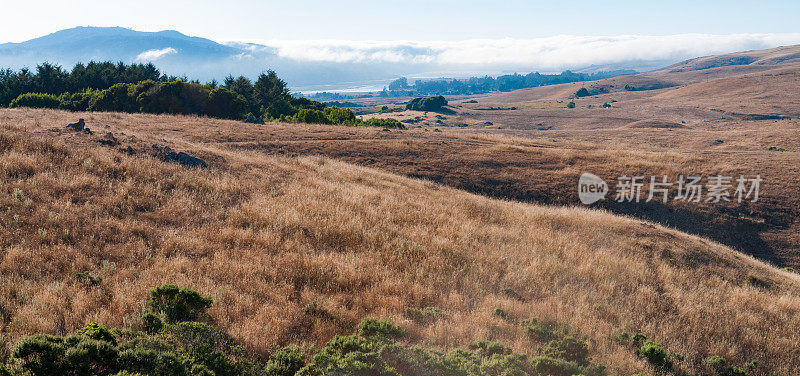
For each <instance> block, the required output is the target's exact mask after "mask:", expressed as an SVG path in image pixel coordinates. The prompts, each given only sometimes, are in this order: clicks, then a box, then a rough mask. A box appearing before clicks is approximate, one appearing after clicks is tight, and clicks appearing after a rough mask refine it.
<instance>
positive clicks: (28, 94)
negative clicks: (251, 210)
mask: <svg viewBox="0 0 800 376" xmlns="http://www.w3.org/2000/svg"><path fill="white" fill-rule="evenodd" d="M0 106H2V107H31V108H58V109H64V110H71V111H113V112H130V113H136V112H144V113H154V114H185V115H204V116H210V117H216V118H223V119H234V120H242V119H246V118H250V119H264V120H267V121H296V122H305V123H324V124H347V125H375V126H384V127H396V128H400V127H402V124H400V123H399V122H398V124H385V123H386V122H383V123H381V124H377V123H375V122H370V121H366V122H362V121H361V120H360V119H357V118H356V117H355V115H354V114H353V112H352V111H350V110H347V109H340V108H332V107H327V106H326V105H325V104H323V103H320V102H316V101H312V100H309V99H307V98H296V97H292V96H291V95H290V94H289V89H288V87H287V86H286V82H284V81H283V80H282V79H280V78H279V77H278V76H277V74H275V72H273V71H267V72H266V73H263V74H261V75H260V76H259V77H258V78H257V80H256V81H255V82H251V81H250V79H248V78H246V77H243V76H240V77H237V78H234V77H232V76H229V77H227V78H226V79H225V81H224V82H223V83H222V84H219V83H218V82H216V81H212V82H210V83H206V84H201V83H200V82H198V81H188V80H187V79H186V78H178V77H174V76H166V75H163V74H161V72H159V70H158V69H157V68H156V67H155V66H153V65H152V64H132V65H126V64H124V63H117V64H114V63H110V62H102V63H96V62H91V63H89V64H86V65H84V64H77V65H75V67H74V68H73V69H72V70H71V71H69V72H68V71H65V70H63V69H62V68H61V67H60V66H57V65H53V64H48V63H44V64H41V65H39V66H37V67H36V70H35V72H32V71H30V70H28V69H22V70H20V71H14V70H11V69H6V70H0ZM373 123H375V124H373Z"/></svg>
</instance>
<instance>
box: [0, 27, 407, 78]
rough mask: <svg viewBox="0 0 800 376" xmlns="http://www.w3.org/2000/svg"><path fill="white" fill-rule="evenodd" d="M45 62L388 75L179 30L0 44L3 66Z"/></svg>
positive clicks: (93, 31)
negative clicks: (101, 62) (196, 35)
mask: <svg viewBox="0 0 800 376" xmlns="http://www.w3.org/2000/svg"><path fill="white" fill-rule="evenodd" d="M44 61H47V62H51V63H55V64H59V65H62V66H63V67H64V68H71V67H72V66H73V65H74V64H76V63H78V62H84V63H86V62H89V61H122V62H125V63H135V62H152V63H154V64H155V65H156V66H158V67H159V68H160V69H161V70H162V71H163V72H165V73H167V74H171V75H178V76H183V75H186V76H187V77H188V78H190V79H199V80H204V81H205V80H211V79H217V80H221V79H222V78H224V77H225V76H227V75H228V74H233V75H246V76H250V77H252V76H255V75H257V74H259V73H261V72H263V71H266V70H268V69H273V70H276V71H278V73H279V75H280V76H281V77H283V78H284V79H286V80H287V81H289V83H290V84H291V85H295V86H297V85H319V84H331V83H341V82H359V81H364V80H375V79H386V78H391V77H393V76H394V74H393V73H390V72H389V71H387V70H385V69H382V67H379V66H366V64H335V63H327V62H308V61H299V60H292V59H287V58H282V57H280V56H278V54H277V51H276V50H275V49H274V48H270V47H267V46H263V45H258V44H250V43H231V44H229V45H225V44H220V43H217V42H214V41H212V40H209V39H205V38H198V37H190V36H186V35H184V34H182V33H180V32H178V31H174V30H167V31H159V32H142V31H135V30H131V29H126V28H121V27H76V28H72V29H67V30H62V31H58V32H55V33H53V34H49V35H46V36H43V37H40V38H36V39H31V40H29V41H25V42H22V43H5V44H0V67H4V68H5V67H10V68H14V69H19V68H22V67H34V66H36V65H37V64H39V63H42V62H44Z"/></svg>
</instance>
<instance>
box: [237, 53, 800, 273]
mask: <svg viewBox="0 0 800 376" xmlns="http://www.w3.org/2000/svg"><path fill="white" fill-rule="evenodd" d="M798 54H800V47H799V46H790V47H782V48H778V49H772V50H764V51H750V52H745V53H738V54H732V55H723V56H715V57H705V58H699V59H695V60H690V61H687V62H685V63H681V64H678V65H676V66H673V67H668V68H665V69H661V70H657V71H653V72H647V73H641V74H637V75H631V76H618V77H613V78H609V79H604V80H599V81H594V82H586V83H579V84H565V85H556V86H549V87H540V88H533V89H526V90H518V91H515V92H510V93H502V94H497V95H491V96H486V97H483V98H476V99H472V100H469V101H452V102H451V103H450V104H451V105H452V109H453V111H454V113H452V114H449V113H448V114H445V113H433V112H428V113H422V112H412V111H408V112H395V113H384V114H378V115H372V116H380V117H393V118H397V119H399V120H400V121H403V122H405V123H406V124H407V125H408V126H409V127H410V128H419V130H422V131H423V132H425V130H427V131H428V132H426V134H427V133H431V134H435V135H437V136H438V137H439V139H440V141H444V143H441V142H440V143H439V144H437V143H435V142H427V141H425V142H417V140H420V138H419V137H418V136H417V135H414V136H410V135H408V136H397V137H398V138H400V139H404V140H405V139H412V140H414V143H413V146H411V144H409V145H403V144H401V143H395V144H389V143H388V142H387V143H383V144H381V147H376V146H375V145H374V144H372V145H370V144H367V143H365V142H357V141H356V140H355V139H352V138H350V139H347V140H336V144H337V145H335V146H333V145H331V144H330V143H325V144H322V143H317V144H314V143H311V142H310V141H304V142H302V143H298V142H297V140H296V138H294V137H291V136H283V137H281V136H279V137H277V140H270V141H268V142H253V141H250V146H251V147H258V148H261V150H265V151H276V150H278V151H287V150H288V151H291V152H294V153H298V154H304V152H303V150H306V149H310V150H311V152H312V153H322V154H324V155H327V156H331V157H335V158H340V159H343V160H346V161H349V162H353V163H359V164H364V165H369V166H375V167H380V168H383V169H386V170H389V171H393V172H397V173H402V174H405V175H409V176H416V177H424V178H427V179H431V180H434V181H439V182H442V183H444V184H447V185H450V186H454V187H458V188H461V189H465V190H468V191H471V192H475V193H480V194H485V195H490V196H493V197H500V198H510V199H514V200H522V201H528V202H536V203H543V204H557V205H569V204H578V203H579V201H578V199H577V195H576V194H575V181H576V180H577V179H578V176H580V174H581V173H583V172H592V173H595V174H597V175H599V176H601V177H603V178H604V179H606V181H614V180H616V178H617V177H620V176H623V175H625V176H644V177H645V180H647V179H649V177H651V176H658V177H660V176H663V175H667V176H668V179H669V181H672V182H674V181H676V180H677V178H678V176H679V175H691V174H698V175H702V176H705V177H709V176H715V175H718V174H720V175H723V176H739V175H745V176H755V175H760V176H761V177H763V178H764V182H763V184H762V186H761V188H762V189H761V196H760V197H761V199H760V200H759V202H757V203H744V204H721V205H720V204H711V205H705V204H691V205H683V204H681V203H679V202H669V203H667V204H666V205H661V204H660V203H658V204H653V203H650V204H642V203H639V204H633V205H626V204H618V203H614V202H608V201H606V202H603V203H601V204H600V205H599V206H601V207H603V208H606V209H608V210H611V211H613V212H615V213H618V214H626V215H632V216H635V217H638V218H642V219H646V220H652V221H656V222H658V223H661V224H665V225H668V226H671V227H675V228H678V229H680V230H682V231H686V232H690V233H693V234H698V235H702V236H705V237H709V238H712V239H714V240H716V241H719V242H721V243H723V244H725V245H727V246H730V247H732V248H735V249H737V250H740V251H742V252H745V253H748V254H750V255H754V256H756V257H758V258H760V259H761V260H766V261H769V262H771V263H774V264H776V265H780V266H795V267H796V266H800V236H798V234H800V220H798V218H800V196H798V195H797V194H796V193H797V192H800V178H798V176H800V174H798V173H800V170H799V169H798V165H800V164H799V163H800V132H798V130H800V119H798V114H800V102H798V99H797V98H798V97H797V95H795V92H796V90H795V88H796V87H798V85H800V63H798V60H797V56H799V55H798ZM582 87H585V88H586V89H587V91H588V92H589V93H590V95H589V96H584V97H580V98H575V97H574V94H575V93H576V92H577V91H578V90H579V89H581V88H582ZM626 87H627V89H626ZM570 103H572V104H574V108H569V104H570ZM437 130H438V131H439V132H437ZM464 140H471V141H470V142H468V143H465V141H464ZM242 143H243V144H244V143H247V141H245V140H243V141H242ZM386 155H388V157H387V156H386ZM646 189H647V188H646V187H645V190H646Z"/></svg>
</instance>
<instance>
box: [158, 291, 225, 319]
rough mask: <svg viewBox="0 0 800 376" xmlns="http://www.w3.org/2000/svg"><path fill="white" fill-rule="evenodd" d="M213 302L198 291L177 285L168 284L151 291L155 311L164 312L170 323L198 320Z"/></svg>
mask: <svg viewBox="0 0 800 376" xmlns="http://www.w3.org/2000/svg"><path fill="white" fill-rule="evenodd" d="M212 302H213V301H212V300H211V298H209V297H206V296H203V295H200V293H198V292H197V291H194V290H190V289H187V288H179V287H178V286H176V285H169V284H167V285H163V286H159V287H156V288H155V289H153V290H152V291H150V307H151V308H152V310H153V312H163V313H164V315H165V317H166V320H167V322H168V323H175V322H181V321H194V320H197V319H198V318H199V317H200V315H202V314H203V313H205V310H206V309H208V308H209V307H211V303H212Z"/></svg>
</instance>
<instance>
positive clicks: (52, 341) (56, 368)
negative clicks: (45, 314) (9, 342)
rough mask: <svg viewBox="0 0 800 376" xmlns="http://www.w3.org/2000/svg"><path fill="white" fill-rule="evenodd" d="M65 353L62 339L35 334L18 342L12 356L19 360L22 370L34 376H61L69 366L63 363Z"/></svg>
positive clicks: (65, 346)
mask: <svg viewBox="0 0 800 376" xmlns="http://www.w3.org/2000/svg"><path fill="white" fill-rule="evenodd" d="M66 352H67V345H66V344H65V343H64V338H62V337H56V336H51V335H48V334H36V335H33V336H30V337H27V338H25V339H23V340H22V341H20V343H18V344H17V346H16V347H14V351H13V353H12V356H13V357H14V358H16V359H17V360H19V362H20V366H21V367H22V369H23V370H25V371H28V372H30V373H31V374H32V375H34V376H45V375H62V374H65V373H66V372H67V370H68V366H69V365H68V364H67V363H66V362H65V355H66Z"/></svg>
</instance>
